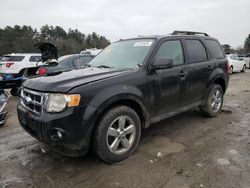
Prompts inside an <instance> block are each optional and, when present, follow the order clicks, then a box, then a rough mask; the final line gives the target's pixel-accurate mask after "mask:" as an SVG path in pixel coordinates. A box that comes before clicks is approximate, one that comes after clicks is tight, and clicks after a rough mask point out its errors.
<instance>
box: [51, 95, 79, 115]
mask: <svg viewBox="0 0 250 188" xmlns="http://www.w3.org/2000/svg"><path fill="white" fill-rule="evenodd" d="M80 99H81V96H80V95H79V94H71V95H64V94H48V101H47V106H46V110H47V112H61V111H63V110H64V109H65V108H66V107H74V106H78V105H79V103H80Z"/></svg>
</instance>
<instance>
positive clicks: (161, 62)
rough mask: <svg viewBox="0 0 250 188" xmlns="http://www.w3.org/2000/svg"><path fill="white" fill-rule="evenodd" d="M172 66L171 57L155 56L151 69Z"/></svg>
mask: <svg viewBox="0 0 250 188" xmlns="http://www.w3.org/2000/svg"><path fill="white" fill-rule="evenodd" d="M173 66H174V63H173V59H170V58H157V59H155V60H154V62H153V65H152V69H151V70H160V69H169V68H172V67H173Z"/></svg>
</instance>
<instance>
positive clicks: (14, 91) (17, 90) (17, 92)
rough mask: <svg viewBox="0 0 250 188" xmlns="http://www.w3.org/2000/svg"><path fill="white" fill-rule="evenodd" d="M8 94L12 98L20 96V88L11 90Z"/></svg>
mask: <svg viewBox="0 0 250 188" xmlns="http://www.w3.org/2000/svg"><path fill="white" fill-rule="evenodd" d="M10 94H11V95H12V96H14V97H19V96H20V95H21V91H20V88H12V89H11V90H10Z"/></svg>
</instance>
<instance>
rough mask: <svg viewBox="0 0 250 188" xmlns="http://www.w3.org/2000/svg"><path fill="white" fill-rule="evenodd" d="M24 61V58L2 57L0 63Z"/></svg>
mask: <svg viewBox="0 0 250 188" xmlns="http://www.w3.org/2000/svg"><path fill="white" fill-rule="evenodd" d="M23 59H24V56H3V58H2V59H1V61H16V62H19V61H22V60H23Z"/></svg>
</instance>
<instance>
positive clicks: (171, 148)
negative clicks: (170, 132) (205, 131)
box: [139, 136, 185, 157]
mask: <svg viewBox="0 0 250 188" xmlns="http://www.w3.org/2000/svg"><path fill="white" fill-rule="evenodd" d="M184 149H185V146H184V145H182V144H179V143H174V142H171V141H170V139H169V138H167V137H163V136H157V137H153V138H151V140H150V141H148V142H147V143H145V144H143V143H142V144H140V147H139V151H142V152H146V153H149V154H151V155H153V156H157V153H159V152H161V154H162V157H164V156H166V155H168V154H171V153H179V152H181V151H183V150H184Z"/></svg>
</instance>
